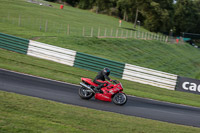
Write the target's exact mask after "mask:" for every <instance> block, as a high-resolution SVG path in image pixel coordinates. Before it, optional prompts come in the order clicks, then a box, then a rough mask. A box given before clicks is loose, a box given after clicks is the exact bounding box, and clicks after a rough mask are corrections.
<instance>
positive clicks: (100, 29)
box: [98, 27, 101, 37]
mask: <svg viewBox="0 0 200 133" xmlns="http://www.w3.org/2000/svg"><path fill="white" fill-rule="evenodd" d="M100 30H101V29H100V27H99V28H98V37H99V36H100V32H101V31H100Z"/></svg>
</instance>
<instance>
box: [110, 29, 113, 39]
mask: <svg viewBox="0 0 200 133" xmlns="http://www.w3.org/2000/svg"><path fill="white" fill-rule="evenodd" d="M112 34H113V29H112V28H111V31H110V36H111V37H112Z"/></svg>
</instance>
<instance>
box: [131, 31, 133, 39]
mask: <svg viewBox="0 0 200 133" xmlns="http://www.w3.org/2000/svg"><path fill="white" fill-rule="evenodd" d="M132 36H133V31H132V30H131V36H130V37H131V38H132Z"/></svg>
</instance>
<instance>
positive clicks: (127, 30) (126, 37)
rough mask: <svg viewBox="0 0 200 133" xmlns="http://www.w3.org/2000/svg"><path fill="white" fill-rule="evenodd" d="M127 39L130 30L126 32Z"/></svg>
mask: <svg viewBox="0 0 200 133" xmlns="http://www.w3.org/2000/svg"><path fill="white" fill-rule="evenodd" d="M126 38H128V30H127V31H126Z"/></svg>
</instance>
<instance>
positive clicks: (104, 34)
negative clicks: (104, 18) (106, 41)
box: [104, 28, 107, 37]
mask: <svg viewBox="0 0 200 133" xmlns="http://www.w3.org/2000/svg"><path fill="white" fill-rule="evenodd" d="M106 33H107V29H106V28H105V32H104V37H106Z"/></svg>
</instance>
